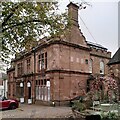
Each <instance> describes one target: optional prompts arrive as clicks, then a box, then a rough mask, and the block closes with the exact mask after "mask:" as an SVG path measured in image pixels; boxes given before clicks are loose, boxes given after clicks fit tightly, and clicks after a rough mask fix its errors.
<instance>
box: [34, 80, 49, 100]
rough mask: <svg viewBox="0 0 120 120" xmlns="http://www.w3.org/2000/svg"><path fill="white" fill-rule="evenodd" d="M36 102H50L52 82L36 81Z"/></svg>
mask: <svg viewBox="0 0 120 120" xmlns="http://www.w3.org/2000/svg"><path fill="white" fill-rule="evenodd" d="M36 100H43V101H49V100H50V80H48V79H41V80H36Z"/></svg>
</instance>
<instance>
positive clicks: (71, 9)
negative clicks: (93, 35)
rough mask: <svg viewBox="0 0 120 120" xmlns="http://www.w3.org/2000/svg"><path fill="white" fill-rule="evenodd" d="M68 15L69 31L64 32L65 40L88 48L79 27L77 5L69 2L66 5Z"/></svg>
mask: <svg viewBox="0 0 120 120" xmlns="http://www.w3.org/2000/svg"><path fill="white" fill-rule="evenodd" d="M67 7H68V15H69V18H70V24H71V25H70V27H69V30H68V31H69V32H66V34H67V35H66V40H67V41H69V42H70V43H73V44H77V45H80V46H82V47H85V48H88V46H87V42H86V41H85V37H84V35H83V34H82V32H81V30H80V29H79V23H78V10H79V6H77V5H76V4H74V3H72V2H70V3H69V4H68V5H67Z"/></svg>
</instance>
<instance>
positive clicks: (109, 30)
mask: <svg viewBox="0 0 120 120" xmlns="http://www.w3.org/2000/svg"><path fill="white" fill-rule="evenodd" d="M70 1H71V2H74V3H80V2H81V1H83V0H60V9H62V10H64V9H65V8H66V5H67V4H69V2H70ZM85 1H86V2H88V3H90V4H91V6H87V8H86V9H82V10H79V25H80V29H81V31H82V32H83V34H84V36H85V37H86V40H87V41H91V42H94V43H98V44H101V45H103V46H104V47H106V48H108V50H109V51H111V52H112V55H113V54H114V53H115V52H116V51H117V49H118V1H119V0H104V1H103V0H85ZM80 18H82V20H83V21H84V23H83V21H82V20H81V19H80Z"/></svg>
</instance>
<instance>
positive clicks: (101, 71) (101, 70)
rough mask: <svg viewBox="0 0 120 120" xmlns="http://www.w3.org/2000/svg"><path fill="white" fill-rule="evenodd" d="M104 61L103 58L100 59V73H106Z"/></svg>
mask: <svg viewBox="0 0 120 120" xmlns="http://www.w3.org/2000/svg"><path fill="white" fill-rule="evenodd" d="M104 68H105V66H104V61H103V60H100V74H104Z"/></svg>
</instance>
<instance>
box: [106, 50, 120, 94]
mask: <svg viewBox="0 0 120 120" xmlns="http://www.w3.org/2000/svg"><path fill="white" fill-rule="evenodd" d="M108 68H109V69H108V71H109V74H113V77H114V78H115V79H116V80H117V83H118V88H119V96H120V48H119V49H118V50H117V51H116V53H115V54H114V55H113V57H112V58H111V59H110V61H109V62H108Z"/></svg>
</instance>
